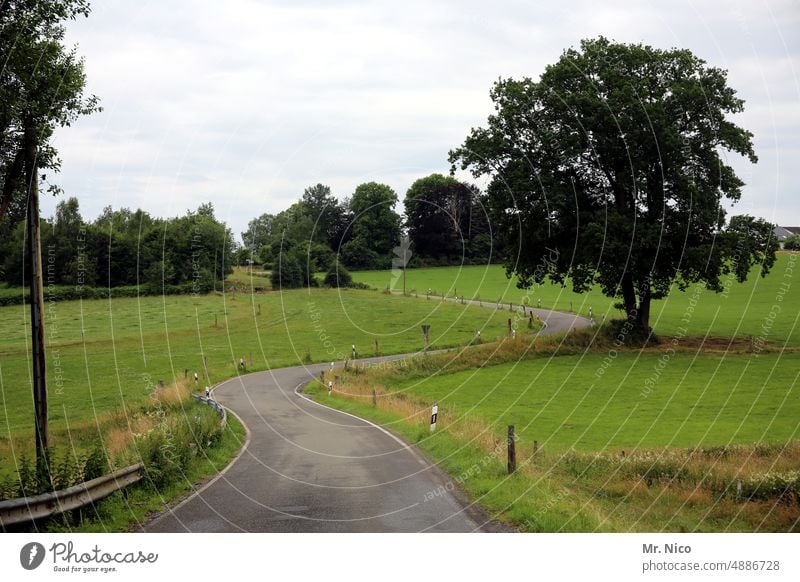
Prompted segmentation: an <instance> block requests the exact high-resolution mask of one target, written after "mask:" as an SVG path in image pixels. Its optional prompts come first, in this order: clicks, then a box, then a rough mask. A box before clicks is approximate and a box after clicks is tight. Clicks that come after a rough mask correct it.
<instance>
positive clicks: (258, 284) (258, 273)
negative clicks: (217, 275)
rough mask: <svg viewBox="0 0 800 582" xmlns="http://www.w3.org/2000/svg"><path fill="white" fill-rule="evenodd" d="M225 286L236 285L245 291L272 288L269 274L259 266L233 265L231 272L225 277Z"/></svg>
mask: <svg viewBox="0 0 800 582" xmlns="http://www.w3.org/2000/svg"><path fill="white" fill-rule="evenodd" d="M225 284H226V286H228V287H230V286H236V287H237V288H239V289H244V290H246V291H247V292H253V291H262V290H268V289H272V281H271V280H270V278H269V275H268V274H267V273H266V272H265V271H262V270H261V267H256V268H253V269H251V268H249V267H234V268H233V273H231V274H230V275H228V277H227V279H225Z"/></svg>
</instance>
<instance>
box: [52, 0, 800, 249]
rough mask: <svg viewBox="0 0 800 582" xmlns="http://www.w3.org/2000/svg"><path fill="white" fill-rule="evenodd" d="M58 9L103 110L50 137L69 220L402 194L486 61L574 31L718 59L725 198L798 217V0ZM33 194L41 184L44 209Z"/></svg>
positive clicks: (115, 0) (474, 101)
mask: <svg viewBox="0 0 800 582" xmlns="http://www.w3.org/2000/svg"><path fill="white" fill-rule="evenodd" d="M93 4H94V5H93V12H92V14H91V16H90V17H89V19H85V20H84V19H82V20H81V21H79V22H76V23H74V24H71V25H70V28H69V41H70V42H72V43H76V44H78V49H79V52H80V54H82V55H83V56H85V58H86V71H87V76H88V89H89V91H90V92H91V93H94V94H96V95H98V96H99V97H100V98H101V100H102V105H103V107H104V108H105V110H104V111H103V112H102V113H99V114H95V115H93V116H91V117H88V118H84V119H81V120H80V121H79V122H78V123H77V124H76V125H74V126H73V127H71V128H68V129H65V130H63V131H61V132H60V133H59V134H58V135H57V145H58V147H59V148H60V150H61V153H62V159H63V162H64V166H63V170H62V172H61V174H60V176H59V177H58V178H57V180H56V181H57V182H58V183H59V184H60V185H62V186H63V187H64V190H65V192H66V194H67V195H69V196H77V197H78V198H79V200H80V202H81V208H82V212H83V215H84V217H85V218H89V219H93V218H94V217H95V216H96V215H97V214H98V213H99V211H100V210H101V209H102V208H103V207H104V206H107V205H112V206H115V207H119V206H128V207H138V206H140V207H142V208H145V209H147V210H149V211H150V212H151V213H152V214H155V215H160V216H169V215H174V214H180V213H183V212H185V210H186V209H187V208H195V207H197V205H198V204H200V203H201V202H204V201H211V202H213V203H214V205H215V207H216V208H217V214H218V216H219V217H221V218H222V219H224V220H226V221H227V222H228V223H229V224H230V226H231V227H232V228H233V230H234V232H235V233H237V235H238V233H240V232H241V231H242V230H244V229H245V228H246V225H247V222H248V221H249V220H250V219H251V218H253V217H254V216H256V215H259V214H261V213H263V212H276V211H279V210H281V209H283V208H285V207H286V206H288V205H289V204H290V203H291V202H293V201H294V200H296V199H297V198H298V197H299V196H300V195H301V194H302V191H303V189H304V188H305V187H306V186H308V185H311V184H314V183H317V182H323V183H326V184H328V185H330V186H331V187H332V188H333V191H334V193H335V194H336V195H337V196H338V197H344V196H348V195H349V194H351V193H352V191H353V189H354V187H355V186H356V185H357V184H359V183H361V182H364V181H369V180H376V181H381V182H385V183H388V184H389V185H391V186H392V187H393V188H394V189H395V191H396V192H397V193H398V194H399V195H400V196H401V198H402V196H403V194H404V193H405V190H406V189H407V188H408V186H409V185H410V184H411V182H412V181H413V180H414V179H416V178H418V177H420V176H423V175H426V174H428V173H431V172H434V171H438V172H446V171H448V169H449V165H448V164H447V152H448V150H449V149H450V148H452V147H455V146H457V145H459V144H460V143H461V142H462V141H463V139H464V137H465V136H466V134H467V132H468V131H469V129H470V127H473V126H477V125H481V124H482V123H483V122H484V120H485V119H486V117H487V115H488V114H489V113H490V112H491V102H490V101H489V98H488V91H489V88H490V86H491V84H492V83H493V81H495V80H496V79H497V78H498V77H507V76H512V77H521V76H530V77H538V75H539V74H540V73H541V72H542V70H543V68H544V66H545V65H546V64H548V63H552V62H554V61H555V60H557V59H558V57H559V55H560V53H561V51H562V50H563V49H564V48H566V47H569V46H574V45H577V43H578V42H579V41H580V39H581V38H586V37H593V36H597V35H600V34H602V35H605V36H607V37H609V38H612V39H615V40H618V41H622V42H646V43H648V44H651V45H653V46H656V47H662V48H669V47H673V46H678V47H686V48H689V49H691V50H693V51H694V52H695V53H696V54H697V55H699V56H701V57H702V58H704V59H705V60H707V61H708V62H709V63H710V64H713V65H716V66H721V67H724V68H726V69H728V70H729V83H730V84H731V86H732V87H734V88H736V89H737V90H738V91H739V93H740V95H741V96H742V97H743V98H744V99H745V100H746V102H747V103H746V110H745V112H744V113H743V114H741V115H740V116H738V119H737V120H738V122H739V123H740V124H741V125H743V126H744V127H746V128H748V129H750V130H751V131H753V132H754V133H755V143H756V151H757V153H758V155H759V158H760V161H759V163H758V164H757V165H755V166H751V165H750V164H749V163H746V162H744V161H742V160H739V159H733V160H732V162H733V163H734V165H735V167H736V168H737V169H738V171H739V175H740V176H741V177H742V178H743V179H744V180H745V181H746V182H747V184H748V186H747V188H746V190H745V195H744V197H743V200H742V202H741V203H740V204H739V205H738V206H737V209H736V212H737V213H745V212H746V213H750V214H755V215H758V216H763V217H765V218H768V219H770V220H772V221H775V222H778V223H781V224H800V203H798V198H800V172H798V162H800V81H799V80H798V78H799V76H800V58H798V56H799V55H800V38H799V37H800V2H798V0H787V1H780V0H777V1H771V2H762V1H759V0H745V1H738V0H737V1H725V2H723V1H702V0H696V1H694V2H691V1H689V2H686V1H683V0H677V1H676V2H658V1H652V2H636V1H635V0H624V1H616V0H615V1H611V2H596V1H593V0H586V1H584V0H577V1H576V0H573V1H572V2H553V1H550V2H530V1H528V2H526V1H522V0H519V1H506V0H500V1H495V2H492V3H487V2H485V1H482V2H478V1H472V0H469V1H451V2H436V3H432V2H423V1H416V0H410V1H404V2H397V1H396V0H394V1H386V2H382V1H378V2H360V1H357V0H354V1H352V2H334V1H331V2H326V1H323V0H308V1H305V0H303V1H283V2H267V1H261V0H226V1H225V2H220V1H219V0H213V1H212V0H191V1H189V0H174V1H169V2H163V1H153V2H149V1H145V0H139V1H136V2H134V1H133V0H127V1H123V0H102V1H95V2H94V3H93ZM54 206H55V202H54V201H53V200H52V199H48V200H43V204H42V209H43V212H44V213H45V214H48V215H49V214H50V213H51V212H52V210H53V208H54Z"/></svg>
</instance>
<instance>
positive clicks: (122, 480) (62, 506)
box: [0, 463, 142, 528]
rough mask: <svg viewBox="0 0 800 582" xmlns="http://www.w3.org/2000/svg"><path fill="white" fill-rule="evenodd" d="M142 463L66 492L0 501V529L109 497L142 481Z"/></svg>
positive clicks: (71, 488)
mask: <svg viewBox="0 0 800 582" xmlns="http://www.w3.org/2000/svg"><path fill="white" fill-rule="evenodd" d="M141 469H142V465H141V463H137V464H136V465H131V466H130V467H125V468H124V469H120V470H119V471H115V472H114V473H111V474H110V475H103V476H102V477H97V478H96V479H92V480H91V481H85V482H83V483H79V484H78V485H73V486H72V487H68V488H67V489H61V490H60V491H53V492H51V493H42V494H41V495H33V496H31V497H20V498H18V499H9V500H8V501H0V527H2V528H5V527H7V526H9V525H13V524H16V523H24V522H28V521H34V520H36V519H42V518H44V517H51V516H53V515H58V514H59V513H64V512H65V511H70V510H72V509H78V508H80V507H83V506H85V505H89V504H90V503H94V502H95V501H99V500H100V499H102V498H104V497H108V496H109V495H111V494H112V493H114V492H115V491H118V490H120V489H122V488H124V487H127V486H128V485H131V484H133V483H136V482H138V481H140V480H141V478H142V475H141V473H140V471H141Z"/></svg>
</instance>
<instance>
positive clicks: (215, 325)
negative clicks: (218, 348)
mask: <svg viewBox="0 0 800 582" xmlns="http://www.w3.org/2000/svg"><path fill="white" fill-rule="evenodd" d="M217 326H218V324H217V314H216V313H215V314H214V327H217Z"/></svg>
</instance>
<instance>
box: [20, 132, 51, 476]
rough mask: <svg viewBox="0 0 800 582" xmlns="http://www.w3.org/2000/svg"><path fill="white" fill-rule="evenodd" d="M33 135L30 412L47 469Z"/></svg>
mask: <svg viewBox="0 0 800 582" xmlns="http://www.w3.org/2000/svg"><path fill="white" fill-rule="evenodd" d="M36 150H37V148H36V133H35V128H34V127H32V124H30V125H29V126H28V127H26V129H25V157H26V160H25V162H26V176H25V177H26V178H27V180H28V217H27V219H28V220H27V222H28V233H27V234H28V255H29V256H30V265H31V275H30V276H31V280H30V302H31V360H32V362H33V408H34V428H35V431H36V433H35V434H36V462H37V466H38V467H40V468H44V469H45V470H46V471H47V473H48V476H49V473H50V471H49V468H48V467H47V374H46V366H45V351H44V283H43V278H42V242H41V234H40V232H39V171H38V168H37V166H36V153H37V152H36Z"/></svg>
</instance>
